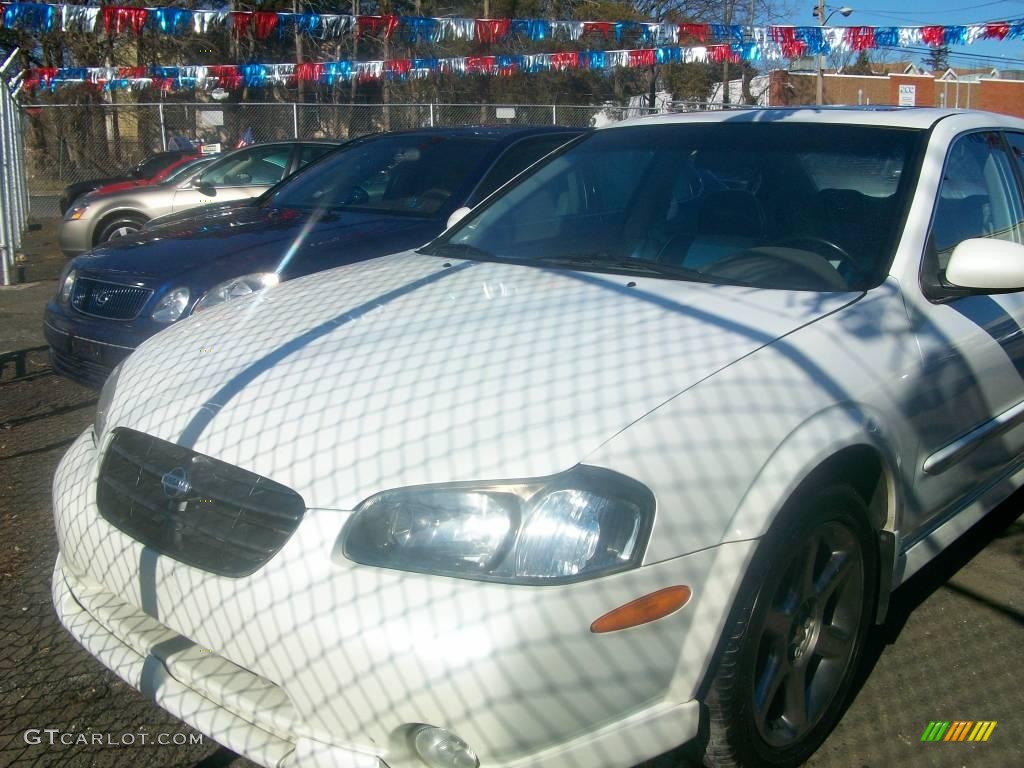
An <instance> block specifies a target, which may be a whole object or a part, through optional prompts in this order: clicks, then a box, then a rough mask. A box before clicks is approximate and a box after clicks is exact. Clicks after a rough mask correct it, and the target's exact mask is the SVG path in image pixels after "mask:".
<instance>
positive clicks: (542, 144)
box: [473, 133, 572, 201]
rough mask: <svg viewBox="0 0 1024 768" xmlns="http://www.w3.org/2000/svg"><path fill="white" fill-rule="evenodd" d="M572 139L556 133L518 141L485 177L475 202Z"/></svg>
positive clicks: (474, 197) (474, 196)
mask: <svg viewBox="0 0 1024 768" xmlns="http://www.w3.org/2000/svg"><path fill="white" fill-rule="evenodd" d="M571 138H572V135H571V134H566V133H556V134H553V135H547V136H538V137H535V138H532V139H523V140H522V141H517V142H516V143H515V144H513V145H512V146H511V147H509V148H508V149H506V150H505V154H503V155H502V156H501V157H499V158H498V161H497V162H496V163H495V164H494V165H493V166H492V167H491V170H490V171H488V172H487V175H486V176H484V180H483V181H481V182H480V186H478V187H477V189H476V192H474V193H473V200H474V201H480V200H483V199H484V198H485V197H487V196H488V195H489V194H491V192H493V191H494V190H496V189H497V188H498V187H500V186H501V185H502V184H504V183H505V182H506V181H508V180H509V179H511V178H512V177H514V176H518V175H519V174H520V173H521V172H522V171H524V170H526V169H527V168H529V167H530V166H531V165H533V164H534V163H535V162H537V161H538V160H540V159H541V158H542V157H544V155H546V154H548V153H549V152H552V151H554V150H555V149H557V148H558V147H560V146H562V145H563V144H565V143H566V142H567V141H569V139H571Z"/></svg>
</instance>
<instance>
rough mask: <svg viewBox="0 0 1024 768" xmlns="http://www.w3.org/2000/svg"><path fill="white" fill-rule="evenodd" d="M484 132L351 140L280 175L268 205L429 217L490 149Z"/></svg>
mask: <svg viewBox="0 0 1024 768" xmlns="http://www.w3.org/2000/svg"><path fill="white" fill-rule="evenodd" d="M493 147H494V139H491V138H488V137H484V136H440V135H437V134H415V133H409V134H395V135H391V136H381V137H374V138H371V139H367V140H365V141H361V142H356V143H355V144H352V145H351V146H348V147H345V148H343V149H340V150H338V151H337V152H333V153H331V154H330V155H328V156H327V157H325V158H323V159H322V160H321V161H320V162H318V163H316V164H315V165H312V166H310V168H309V169H308V170H307V171H306V172H304V173H300V174H298V175H297V176H295V177H293V178H292V179H289V180H286V181H285V182H284V183H283V184H281V185H280V186H279V187H277V188H276V189H275V190H274V191H273V193H272V194H270V195H268V196H267V197H266V198H265V199H263V200H262V201H261V204H262V205H264V206H268V207H272V208H296V209H299V210H314V209H326V210H338V209H346V210H355V211H365V212H373V213H390V214H398V215H407V216H422V217H430V216H433V215H435V214H436V213H437V212H438V211H440V210H441V209H442V208H444V207H445V206H446V205H447V203H448V198H449V197H451V195H452V194H453V193H454V192H455V191H456V190H458V189H460V188H461V187H463V186H464V185H465V183H466V181H467V177H468V175H469V174H470V173H471V172H472V171H473V170H474V169H476V168H477V167H479V165H480V163H481V161H482V160H483V158H484V156H485V155H486V154H487V153H488V152H489V151H491V150H492V149H493Z"/></svg>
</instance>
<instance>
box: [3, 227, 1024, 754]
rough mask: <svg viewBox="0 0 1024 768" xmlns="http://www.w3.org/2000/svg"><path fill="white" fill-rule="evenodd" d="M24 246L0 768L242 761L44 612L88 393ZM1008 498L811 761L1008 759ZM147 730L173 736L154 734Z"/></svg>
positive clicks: (1017, 669) (11, 362)
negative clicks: (70, 452) (972, 733)
mask: <svg viewBox="0 0 1024 768" xmlns="http://www.w3.org/2000/svg"><path fill="white" fill-rule="evenodd" d="M26 250H27V251H28V256H29V259H28V263H27V264H26V266H25V276H26V279H27V280H28V284H27V285H25V286H18V287H16V288H13V289H2V290H0V358H2V360H3V364H2V369H0V485H2V494H0V520H2V525H3V535H2V537H0V616H2V620H0V633H2V634H0V670H2V672H0V712H2V713H3V714H2V715H0V765H5V766H6V765H18V766H43V765H66V766H115V765H135V766H204V767H209V766H226V765H231V766H244V765H249V763H247V762H246V761H245V760H243V759H242V758H239V757H237V756H235V755H233V754H232V753H230V752H228V751H227V750H225V749H222V748H220V747H219V746H218V745H217V744H215V743H213V742H211V741H209V740H205V741H204V742H203V743H188V742H190V741H195V740H196V734H195V733H194V732H193V731H191V730H190V729H188V728H187V727H186V726H184V725H183V724H181V723H180V722H178V721H177V720H176V719H174V718H172V717H171V716H170V715H167V714H165V713H164V712H163V711H162V710H160V709H159V708H158V707H156V706H154V705H152V704H150V703H148V702H147V701H146V700H145V699H144V698H143V697H142V696H141V695H140V694H138V693H137V692H135V691H134V690H132V689H130V688H129V687H128V686H127V685H125V684H123V683H121V682H120V681H119V680H118V679H117V678H116V677H115V676H114V675H113V674H111V673H109V672H107V671H106V670H105V669H104V668H102V667H101V666H100V664H99V662H97V661H96V660H95V659H94V658H92V657H91V656H90V655H89V654H87V653H86V652H85V651H84V650H82V649H81V648H80V647H79V646H78V645H77V644H76V643H75V642H74V641H73V640H71V639H70V637H69V636H68V635H67V634H66V633H65V632H64V630H63V629H62V628H61V626H60V625H59V623H58V621H57V619H56V617H55V616H54V613H53V609H52V607H51V604H50V592H49V579H50V572H51V568H52V565H53V562H54V558H55V556H56V542H55V539H54V534H53V527H52V523H51V519H50V479H51V477H52V474H53V471H54V468H55V467H56V464H57V462H58V461H59V459H60V456H61V454H62V452H63V451H64V450H65V449H66V447H67V446H68V445H69V444H70V443H71V441H72V440H73V439H74V437H75V436H76V435H77V434H79V433H80V432H81V431H82V430H83V429H85V428H86V427H88V425H89V424H90V423H91V419H92V413H93V409H94V405H95V400H96V395H95V393H94V392H92V391H90V390H87V389H83V388H81V387H79V386H77V385H75V384H72V383H70V382H68V381H66V380H64V379H61V378H60V377H57V376H56V375H54V374H53V372H52V371H51V370H50V369H49V366H48V364H47V358H46V353H45V349H43V348H42V336H41V330H40V325H41V316H42V306H43V303H45V300H46V298H47V297H48V295H49V294H51V293H52V292H53V290H54V287H55V278H56V274H57V271H58V270H59V268H60V265H61V263H62V262H61V260H60V259H59V257H57V256H56V255H55V254H56V249H55V247H54V243H53V232H52V229H51V228H50V227H48V226H44V227H43V228H42V229H37V231H35V232H33V233H31V234H30V236H29V238H28V241H27V244H26ZM1022 499H1024V497H1022V496H1021V495H1020V494H1018V496H1016V497H1014V498H1012V499H1011V500H1010V501H1009V502H1007V503H1006V504H1004V505H1003V506H1002V507H1001V508H1000V509H998V510H997V511H996V512H994V513H993V514H991V515H990V516H989V518H988V519H986V520H985V521H984V522H983V523H982V524H980V525H979V526H978V527H976V528H975V529H974V530H973V531H972V532H971V533H970V534H969V535H968V536H967V537H965V538H964V539H963V540H962V541H961V542H960V543H959V544H958V545H957V546H955V547H954V548H952V549H951V550H950V551H948V552H947V553H945V554H944V555H943V556H942V557H940V558H939V559H938V560H937V561H935V562H933V563H932V564H931V565H930V566H928V567H927V568H926V569H925V570H924V571H922V572H921V573H919V574H918V575H917V576H915V577H914V579H912V580H911V582H909V583H908V584H906V585H905V586H904V587H902V588H901V589H900V590H899V592H898V593H897V594H896V595H895V597H894V600H893V603H892V606H891V608H890V612H889V619H888V621H887V623H886V624H885V625H884V626H882V627H880V628H878V630H877V631H876V632H875V633H874V637H873V641H872V647H871V649H870V652H869V654H868V664H866V665H865V668H864V671H863V678H862V684H861V685H860V687H859V690H858V691H857V693H856V696H855V697H854V699H853V702H852V704H851V706H850V708H849V710H848V712H847V713H846V715H845V717H844V718H843V720H842V722H841V724H840V725H839V727H838V729H837V730H836V732H835V733H834V734H833V735H832V737H831V738H830V739H829V741H828V742H826V744H825V745H824V747H823V748H822V749H821V750H820V751H819V752H818V753H817V755H816V756H815V757H814V758H813V760H812V761H811V763H810V764H811V765H814V766H850V767H851V768H853V767H858V768H859V767H861V766H870V767H871V768H875V767H876V766H877V767H878V768H882V767H883V766H896V765H899V766H943V767H944V766H951V767H952V766H1012V765H1024V745H1022V741H1021V738H1020V733H1021V730H1022V726H1024V714H1022V712H1024V706H1022V705H1024V685H1022V683H1024V679H1022V674H1021V669H1022V668H1024V522H1022V521H1020V520H1019V519H1018V517H1019V515H1020V513H1021V507H1020V503H1021V501H1022ZM934 720H951V721H952V720H971V721H979V720H994V721H997V723H998V725H997V727H996V728H995V730H994V732H993V733H992V736H991V738H990V739H989V741H988V742H986V743H966V742H965V743H942V742H940V743H922V742H921V741H920V739H921V735H922V732H923V731H924V729H925V727H926V726H927V725H928V723H929V722H930V721H934ZM46 729H50V730H51V731H54V735H55V737H56V738H55V743H54V744H53V745H51V744H50V743H49V741H50V738H49V737H48V735H47V734H46V732H45V731H46ZM67 734H76V735H77V734H87V736H88V738H86V739H78V738H71V737H69V736H66V735H67ZM141 734H145V735H146V736H145V737H143V736H141ZM61 735H65V738H63V739H62V738H60V737H61ZM96 735H100V736H101V738H100V739H96V738H94V737H95V736H96ZM128 735H131V736H132V739H131V741H133V742H134V743H133V744H129V743H126V742H128V741H129V739H128V738H127V736H128ZM161 735H162V736H163V737H164V740H178V741H185V742H186V743H185V744H183V745H182V744H168V745H154V743H153V742H155V741H156V740H157V739H158V737H159V736H161ZM62 741H64V742H69V741H70V742H72V743H70V744H68V743H61V742H62ZM97 741H99V742H100V743H97ZM143 741H145V742H147V743H146V744H143V743H142V742H143ZM682 759H683V758H680V760H682Z"/></svg>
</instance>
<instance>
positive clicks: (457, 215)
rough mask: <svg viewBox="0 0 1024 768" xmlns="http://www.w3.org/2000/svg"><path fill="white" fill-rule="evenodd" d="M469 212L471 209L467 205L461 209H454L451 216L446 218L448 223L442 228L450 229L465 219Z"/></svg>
mask: <svg viewBox="0 0 1024 768" xmlns="http://www.w3.org/2000/svg"><path fill="white" fill-rule="evenodd" d="M471 210H473V209H472V208H470V207H469V206H468V205H464V206H462V207H461V208H456V209H455V210H454V211H452V215H451V216H449V217H448V223H447V224H445V225H444V228H445V229H451V228H452V227H454V226H455V225H456V224H458V223H459V222H460V221H462V220H463V219H464V218H466V214H467V213H469V212H470V211H471Z"/></svg>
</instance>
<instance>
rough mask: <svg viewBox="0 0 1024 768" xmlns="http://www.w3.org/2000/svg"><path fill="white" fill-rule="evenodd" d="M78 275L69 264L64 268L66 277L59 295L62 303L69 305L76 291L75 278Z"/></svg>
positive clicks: (62, 280) (63, 278) (62, 279)
mask: <svg viewBox="0 0 1024 768" xmlns="http://www.w3.org/2000/svg"><path fill="white" fill-rule="evenodd" d="M77 276H78V273H77V272H75V270H74V269H72V268H71V265H70V264H69V265H68V266H66V267H65V268H64V276H63V277H62V278H61V281H60V292H59V293H58V294H57V295H58V297H59V298H60V300H61V302H63V303H64V304H67V303H68V302H69V301H71V292H72V291H73V290H74V289H75V278H76V277H77Z"/></svg>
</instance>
